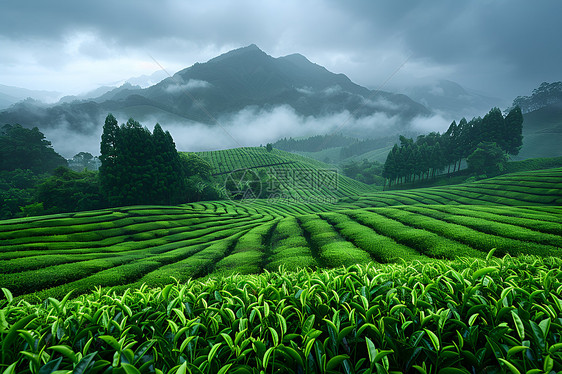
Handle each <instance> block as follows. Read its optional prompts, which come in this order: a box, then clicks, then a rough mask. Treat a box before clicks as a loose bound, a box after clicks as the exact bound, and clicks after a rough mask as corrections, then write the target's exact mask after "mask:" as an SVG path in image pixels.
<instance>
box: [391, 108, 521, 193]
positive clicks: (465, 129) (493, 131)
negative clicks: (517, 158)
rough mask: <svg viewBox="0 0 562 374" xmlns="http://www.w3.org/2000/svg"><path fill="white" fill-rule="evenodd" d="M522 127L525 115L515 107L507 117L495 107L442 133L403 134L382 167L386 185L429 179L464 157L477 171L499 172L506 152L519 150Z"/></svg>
mask: <svg viewBox="0 0 562 374" xmlns="http://www.w3.org/2000/svg"><path fill="white" fill-rule="evenodd" d="M522 130H523V115H522V113H521V109H520V108H519V107H517V106H516V107H515V108H513V109H512V110H510V111H509V113H508V114H507V116H505V117H504V116H503V114H502V112H501V110H500V109H498V108H492V109H491V110H490V111H489V112H488V113H487V114H486V115H485V116H484V118H481V117H475V118H473V119H472V120H470V121H467V120H466V119H465V118H463V119H461V120H460V122H459V123H458V124H457V123H456V121H453V122H452V123H451V125H450V126H449V128H448V129H447V131H446V132H445V133H443V134H440V133H438V132H432V133H430V134H428V135H420V136H418V137H417V139H416V140H415V141H414V140H413V139H410V138H406V137H404V136H400V145H398V144H395V145H394V147H393V148H392V150H391V151H390V152H389V153H388V156H387V158H386V162H385V164H384V167H383V173H382V175H383V177H384V178H385V185H388V187H391V186H392V184H393V183H409V182H411V183H414V182H415V181H416V178H417V180H423V179H429V178H431V177H435V175H436V174H437V173H439V172H441V171H443V170H445V168H447V173H450V172H451V171H452V172H455V171H458V170H460V166H461V161H462V160H463V159H466V160H467V162H468V163H469V168H471V169H472V170H473V172H475V173H479V172H480V173H481V172H484V173H486V172H487V173H497V172H500V171H501V169H502V163H505V161H506V155H507V154H510V155H517V154H518V153H519V149H520V148H521V145H522V140H523V136H522ZM451 169H452V170H451Z"/></svg>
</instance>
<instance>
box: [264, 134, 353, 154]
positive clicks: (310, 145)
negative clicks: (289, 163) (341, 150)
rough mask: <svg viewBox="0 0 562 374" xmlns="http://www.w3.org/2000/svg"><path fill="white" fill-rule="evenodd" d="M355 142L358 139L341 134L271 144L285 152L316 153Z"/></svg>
mask: <svg viewBox="0 0 562 374" xmlns="http://www.w3.org/2000/svg"><path fill="white" fill-rule="evenodd" d="M357 142H358V139H355V138H349V137H347V136H344V135H342V134H332V135H315V136H310V137H308V138H305V139H293V138H289V139H287V138H283V139H279V140H278V141H276V142H275V143H273V147H274V148H277V149H281V150H283V151H287V152H293V151H297V152H318V151H321V150H323V149H328V148H335V147H346V146H349V145H351V144H354V143H357Z"/></svg>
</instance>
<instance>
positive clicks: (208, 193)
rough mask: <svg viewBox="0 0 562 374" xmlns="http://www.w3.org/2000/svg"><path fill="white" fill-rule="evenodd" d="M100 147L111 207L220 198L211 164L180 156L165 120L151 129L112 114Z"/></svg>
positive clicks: (104, 188)
mask: <svg viewBox="0 0 562 374" xmlns="http://www.w3.org/2000/svg"><path fill="white" fill-rule="evenodd" d="M100 150H101V155H100V160H101V166H100V168H99V173H100V185H101V192H102V194H103V196H104V197H105V199H106V200H107V201H108V203H109V205H111V206H122V205H133V204H167V205H171V204H177V203H181V202H186V201H193V200H198V199H199V198H218V197H219V196H218V190H217V189H216V188H213V186H212V185H211V180H210V165H208V164H206V163H205V162H204V161H203V160H195V158H198V157H197V156H195V155H192V156H186V157H184V158H182V157H180V155H179V154H178V152H177V151H176V145H175V143H174V140H173V139H172V136H171V135H170V133H169V132H168V131H166V132H165V131H164V130H162V127H161V126H160V125H159V124H156V126H154V130H153V132H152V133H151V132H150V131H149V130H148V129H147V128H146V127H143V126H141V125H140V123H138V122H137V121H135V120H134V119H132V118H131V119H129V121H127V123H126V124H123V125H121V126H119V125H118V123H117V120H116V119H115V117H114V116H113V115H111V114H109V115H108V116H107V117H106V119H105V124H104V126H103V134H102V137H101V146H100ZM192 163H196V165H191V164H192ZM202 169H206V170H202Z"/></svg>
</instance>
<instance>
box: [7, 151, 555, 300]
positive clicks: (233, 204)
mask: <svg viewBox="0 0 562 374" xmlns="http://www.w3.org/2000/svg"><path fill="white" fill-rule="evenodd" d="M242 155H244V157H250V158H245V159H244V158H243V159H241V158H240V157H242ZM202 156H203V157H207V158H208V159H210V160H211V161H212V162H213V163H215V164H216V165H217V166H216V169H215V170H216V171H218V172H226V171H230V170H233V169H235V168H239V167H240V166H243V165H247V166H249V167H254V168H261V167H264V166H263V165H264V163H267V162H273V161H276V162H286V163H289V162H292V163H289V164H284V165H291V168H295V169H294V170H301V169H299V168H301V167H304V166H306V167H307V168H309V169H310V170H312V169H311V168H312V166H313V165H316V166H317V167H318V166H322V164H320V163H317V162H314V161H313V162H310V161H308V160H306V159H304V158H302V157H300V156H297V155H291V156H290V157H292V158H288V157H287V155H285V153H284V152H281V151H274V152H272V153H271V154H268V153H267V152H266V151H265V149H238V150H234V151H231V152H228V151H219V152H212V153H206V154H202ZM251 157H253V158H251ZM216 160H223V161H221V162H222V164H221V165H219V163H218V162H217V161H216ZM281 160H284V161H281ZM342 181H343V182H342V183H340V185H338V187H339V186H341V187H342V190H341V191H338V192H337V193H336V194H332V192H331V191H328V192H326V191H323V190H316V191H311V190H310V189H309V190H307V189H306V188H298V189H292V190H290V192H291V193H294V195H293V196H294V197H298V199H293V200H290V201H288V200H287V199H270V200H265V199H258V200H251V201H238V202H237V201H227V200H225V201H214V202H200V203H193V204H185V205H181V206H176V207H165V206H133V207H122V208H115V209H104V210H99V211H91V212H80V213H69V214H59V215H54V216H42V217H30V218H22V219H14V220H5V221H0V269H1V274H0V283H1V284H2V287H6V288H8V289H10V290H11V291H12V292H13V293H14V295H27V296H26V297H27V298H35V297H39V298H40V299H44V298H45V297H47V296H56V297H62V296H63V295H65V294H66V293H67V292H68V291H70V290H72V289H74V290H76V291H77V292H87V291H89V290H91V289H92V288H93V287H94V286H96V285H101V286H117V287H121V288H124V287H128V286H131V285H136V286H140V285H141V284H143V283H145V284H147V285H149V286H157V285H164V284H167V283H169V282H170V281H171V279H172V278H171V277H174V278H175V279H177V280H179V281H185V280H187V279H189V278H194V277H202V276H206V275H208V274H223V275H227V274H233V273H242V274H252V273H259V272H262V271H264V270H269V271H275V270H277V269H278V267H279V266H284V267H285V268H286V269H296V268H299V267H304V266H310V267H321V268H331V267H338V266H342V265H345V266H350V265H353V264H357V263H359V264H367V263H369V262H371V261H374V262H378V263H387V262H401V261H404V260H405V261H410V260H420V261H422V262H427V261H430V260H432V259H453V258H455V257H457V256H470V257H484V256H485V255H486V253H487V252H488V251H489V250H491V249H492V248H496V253H497V254H498V255H505V254H510V255H519V254H533V255H539V256H560V255H562V249H561V248H562V229H561V227H562V226H561V224H562V218H561V217H562V207H561V206H560V205H562V169H560V168H559V169H550V170H543V171H535V172H522V173H516V174H508V175H504V176H501V177H497V178H493V179H488V180H483V181H479V182H475V183H468V184H462V185H457V186H450V187H436V188H426V189H418V190H412V191H394V192H368V191H367V192H365V189H363V186H360V185H359V184H355V185H354V184H352V183H351V182H350V181H348V180H347V179H342ZM343 191H345V192H343ZM351 192H353V193H354V194H353V195H352V194H350V193H351ZM322 196H327V197H330V199H327V200H326V201H323V202H322V201H319V200H320V199H318V197H322ZM334 197H336V199H334ZM307 198H308V200H307Z"/></svg>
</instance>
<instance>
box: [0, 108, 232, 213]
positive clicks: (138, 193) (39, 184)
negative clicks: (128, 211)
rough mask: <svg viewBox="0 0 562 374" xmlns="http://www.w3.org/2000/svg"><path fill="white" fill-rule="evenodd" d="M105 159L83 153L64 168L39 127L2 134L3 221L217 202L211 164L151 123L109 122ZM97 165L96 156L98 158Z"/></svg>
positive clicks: (0, 206)
mask: <svg viewBox="0 0 562 374" xmlns="http://www.w3.org/2000/svg"><path fill="white" fill-rule="evenodd" d="M100 148H101V150H102V156H103V160H102V161H105V162H103V163H102V165H101V167H100V170H99V171H98V170H96V169H97V165H95V163H96V162H97V159H96V158H95V157H93V156H92V155H91V154H89V153H86V152H80V153H78V154H77V155H75V156H74V158H73V159H72V160H71V161H72V165H70V166H71V167H76V168H79V171H77V170H71V169H69V168H68V166H69V165H68V162H67V160H65V159H64V158H63V157H62V156H60V155H59V154H58V153H56V152H55V150H54V149H53V148H52V146H51V143H50V142H49V141H48V140H46V139H45V136H44V134H43V133H41V132H40V131H39V129H38V128H33V129H27V128H24V127H22V126H20V125H18V124H16V125H5V126H3V127H2V128H1V129H0V219H9V218H14V217H23V216H30V215H40V214H51V213H61V212H73V211H82V210H93V209H102V208H107V207H111V206H119V205H127V204H177V203H183V202H192V201H199V200H214V199H219V198H222V196H223V193H222V191H221V190H220V189H219V188H218V187H217V185H216V183H215V182H214V180H213V178H212V176H211V166H210V165H209V163H207V162H206V161H205V160H203V159H201V158H200V157H198V156H197V155H195V154H193V153H189V154H185V153H181V154H180V153H178V152H177V151H176V148H175V144H174V142H173V139H172V137H171V136H170V134H169V133H168V132H164V131H163V130H162V127H161V126H160V125H158V124H157V125H156V126H155V128H154V131H153V132H152V133H151V132H150V131H149V130H148V129H146V128H144V127H142V126H141V125H140V124H139V123H138V122H136V121H134V120H133V119H131V120H129V121H128V122H127V124H124V125H121V126H118V125H117V121H116V120H115V118H114V117H113V116H112V115H109V116H108V117H107V118H106V121H105V125H104V135H103V137H102V142H101V145H100ZM100 159H101V157H100Z"/></svg>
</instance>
